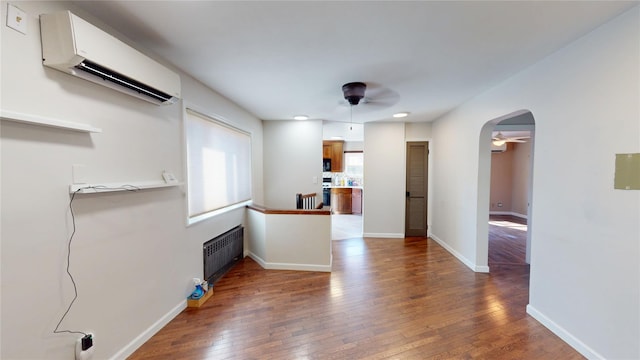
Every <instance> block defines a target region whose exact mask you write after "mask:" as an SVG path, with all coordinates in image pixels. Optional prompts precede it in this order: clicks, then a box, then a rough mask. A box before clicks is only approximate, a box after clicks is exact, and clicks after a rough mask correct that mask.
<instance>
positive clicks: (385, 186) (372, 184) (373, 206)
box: [362, 122, 406, 238]
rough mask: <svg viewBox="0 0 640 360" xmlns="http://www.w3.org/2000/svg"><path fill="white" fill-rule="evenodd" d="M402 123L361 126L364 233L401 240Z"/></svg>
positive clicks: (402, 205) (403, 203) (403, 170)
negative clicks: (362, 127) (362, 134)
mask: <svg viewBox="0 0 640 360" xmlns="http://www.w3.org/2000/svg"><path fill="white" fill-rule="evenodd" d="M404 127H405V124H404V123H377V122H374V123H366V124H365V126H364V135H365V136H364V190H363V192H362V198H363V199H362V201H363V234H364V236H369V237H388V238H401V237H404V220H405V189H406V180H405V179H406V176H405V175H406V174H405V172H406V169H405V167H406V165H405V164H406V162H405V151H406V150H405V141H404V138H405V128H404Z"/></svg>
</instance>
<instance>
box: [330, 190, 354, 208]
mask: <svg viewBox="0 0 640 360" xmlns="http://www.w3.org/2000/svg"><path fill="white" fill-rule="evenodd" d="M331 210H332V211H333V213H334V214H351V213H352V210H351V188H331Z"/></svg>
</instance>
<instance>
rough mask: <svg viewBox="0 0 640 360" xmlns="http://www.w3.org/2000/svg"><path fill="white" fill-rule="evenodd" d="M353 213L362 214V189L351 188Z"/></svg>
mask: <svg viewBox="0 0 640 360" xmlns="http://www.w3.org/2000/svg"><path fill="white" fill-rule="evenodd" d="M351 213H353V214H362V189H352V190H351Z"/></svg>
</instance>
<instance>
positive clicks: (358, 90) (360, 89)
mask: <svg viewBox="0 0 640 360" xmlns="http://www.w3.org/2000/svg"><path fill="white" fill-rule="evenodd" d="M366 89H367V84H365V83H363V82H350V83H346V84H344V85H342V93H343V94H344V98H345V100H347V101H348V102H349V104H350V105H351V106H353V105H358V104H359V103H360V100H362V99H363V98H364V91H365V90H366Z"/></svg>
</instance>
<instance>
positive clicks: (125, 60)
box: [40, 11, 180, 104]
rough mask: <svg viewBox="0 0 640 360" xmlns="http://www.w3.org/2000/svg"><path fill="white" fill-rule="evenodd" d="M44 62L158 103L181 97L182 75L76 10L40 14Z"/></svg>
mask: <svg viewBox="0 0 640 360" xmlns="http://www.w3.org/2000/svg"><path fill="white" fill-rule="evenodd" d="M40 32H41V36H42V63H43V64H44V65H46V66H49V67H52V68H54V69H57V70H60V71H63V72H65V73H68V74H71V75H74V76H78V77H81V78H83V79H85V80H89V81H92V82H94V83H98V84H101V85H104V86H108V87H110V88H112V89H115V90H118V91H121V92H124V93H126V94H129V95H132V96H135V97H137V98H140V99H143V100H147V101H149V102H152V103H154V104H172V103H174V102H175V101H177V100H178V99H179V98H180V76H179V75H178V74H176V73H175V72H173V71H171V70H169V69H168V68H166V67H165V66H163V65H161V64H160V63H158V62H157V61H155V60H153V59H151V58H150V57H148V56H146V55H144V54H142V53H141V52H139V51H138V50H136V49H134V48H132V47H131V46H129V45H127V44H125V43H124V42H122V41H120V40H118V39H116V38H115V37H113V36H112V35H109V34H107V33H106V32H104V31H102V30H100V29H99V28H97V27H96V26H94V25H92V24H90V23H88V22H87V21H85V20H83V19H81V18H79V17H78V16H76V15H74V14H72V13H71V12H70V11H62V12H56V13H51V14H43V15H40Z"/></svg>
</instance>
